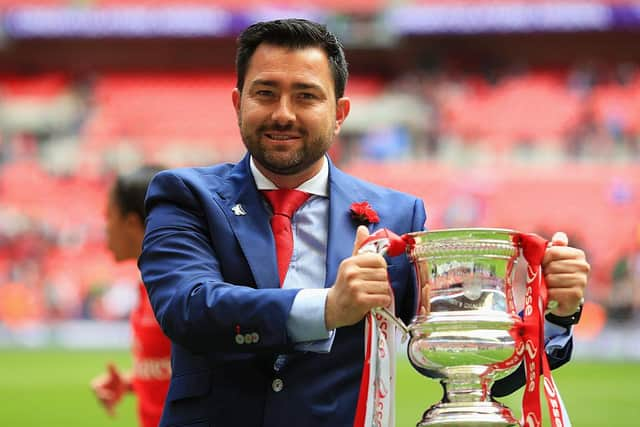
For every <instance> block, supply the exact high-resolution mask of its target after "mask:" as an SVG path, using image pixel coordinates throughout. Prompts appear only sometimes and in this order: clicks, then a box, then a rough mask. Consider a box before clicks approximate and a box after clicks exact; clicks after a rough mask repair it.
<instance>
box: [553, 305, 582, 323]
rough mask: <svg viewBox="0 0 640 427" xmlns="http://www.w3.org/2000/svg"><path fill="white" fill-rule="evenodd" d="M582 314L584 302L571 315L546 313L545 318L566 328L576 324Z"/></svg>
mask: <svg viewBox="0 0 640 427" xmlns="http://www.w3.org/2000/svg"><path fill="white" fill-rule="evenodd" d="M581 315H582V304H580V306H579V307H578V310H577V311H576V312H575V313H573V314H571V315H569V316H558V315H556V314H553V313H547V314H546V315H545V319H547V320H548V321H549V322H551V323H553V324H554V325H558V326H564V327H565V328H569V327H571V326H573V325H576V324H577V323H578V322H579V321H580V316H581Z"/></svg>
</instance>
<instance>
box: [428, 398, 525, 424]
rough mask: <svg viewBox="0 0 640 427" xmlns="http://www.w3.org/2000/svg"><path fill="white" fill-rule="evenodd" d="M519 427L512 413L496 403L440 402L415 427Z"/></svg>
mask: <svg viewBox="0 0 640 427" xmlns="http://www.w3.org/2000/svg"><path fill="white" fill-rule="evenodd" d="M440 426H442V427H470V426H474V427H519V426H520V424H519V423H518V421H517V420H516V419H515V418H514V417H513V413H512V412H511V410H510V409H509V408H507V407H506V406H504V405H502V404H500V403H498V402H450V403H443V402H440V403H438V404H436V405H433V406H432V407H431V408H429V409H428V410H427V412H425V413H424V416H423V417H422V421H420V422H419V423H418V424H417V425H416V427H440Z"/></svg>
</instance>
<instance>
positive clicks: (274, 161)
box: [238, 121, 333, 176]
mask: <svg viewBox="0 0 640 427" xmlns="http://www.w3.org/2000/svg"><path fill="white" fill-rule="evenodd" d="M238 124H239V127H240V135H241V137H242V142H243V143H244V146H245V147H246V149H247V151H249V153H250V154H251V156H252V157H253V158H254V159H255V161H256V162H257V163H259V164H260V165H261V166H262V167H264V168H265V169H267V170H268V171H269V172H272V173H274V174H277V175H285V176H289V175H296V174H298V173H300V172H303V171H305V170H306V169H308V168H309V167H311V166H312V165H313V164H314V163H316V162H317V161H318V160H320V159H321V158H322V157H323V156H324V155H325V154H326V152H327V150H328V149H329V147H330V146H331V139H332V138H333V135H325V137H324V138H322V137H318V138H316V139H314V140H312V141H309V140H306V139H305V140H304V142H305V143H304V144H302V147H301V148H300V149H298V150H297V151H296V152H295V153H292V154H291V157H290V158H289V159H288V160H287V161H286V162H283V160H282V159H280V157H279V156H278V155H277V152H274V151H271V150H265V149H264V148H263V147H261V146H260V144H261V142H260V135H262V134H264V132H265V131H266V130H268V128H265V127H261V128H260V129H258V131H257V132H256V134H255V135H249V134H247V133H246V132H245V131H244V129H243V127H242V123H241V122H240V121H239V122H238ZM279 130H284V129H279ZM307 136H308V134H307V133H304V132H302V137H303V138H306V137H307Z"/></svg>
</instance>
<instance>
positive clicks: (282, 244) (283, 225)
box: [262, 189, 310, 286]
mask: <svg viewBox="0 0 640 427" xmlns="http://www.w3.org/2000/svg"><path fill="white" fill-rule="evenodd" d="M262 194H264V197H265V198H266V199H267V201H268V202H269V204H270V205H271V208H272V209H273V216H272V217H271V231H273V237H274V238H275V240H276V253H277V255H278V273H279V275H280V286H282V284H283V283H284V278H285V276H286V275H287V270H289V262H290V261H291V255H292V254H293V233H292V232H291V217H292V216H293V213H294V212H295V211H297V210H298V208H299V207H300V206H302V204H303V203H304V202H305V201H306V200H307V199H308V198H309V196H310V194H308V193H305V192H303V191H299V190H288V189H280V190H264V191H262Z"/></svg>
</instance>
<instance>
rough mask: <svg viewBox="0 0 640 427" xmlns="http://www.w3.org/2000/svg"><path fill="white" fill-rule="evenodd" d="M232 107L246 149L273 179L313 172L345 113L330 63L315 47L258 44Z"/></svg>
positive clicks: (347, 101)
mask: <svg viewBox="0 0 640 427" xmlns="http://www.w3.org/2000/svg"><path fill="white" fill-rule="evenodd" d="M233 104H234V107H235V109H236V113H237V115H238V124H239V126H240V134H241V135H242V140H243V142H244V144H245V146H246V147H247V150H248V151H249V153H251V155H252V156H253V158H254V160H255V161H256V163H257V165H258V167H262V168H261V169H266V170H267V171H269V172H271V173H273V174H276V175H313V174H315V173H316V172H317V170H319V168H320V166H321V164H322V163H321V161H320V160H321V158H322V156H323V155H324V153H326V151H327V150H328V149H329V147H330V146H331V143H332V141H333V138H334V136H335V135H337V134H338V132H339V130H340V126H341V124H342V122H343V121H344V119H345V118H346V116H347V114H348V113H349V100H348V99H347V98H341V99H340V100H338V101H337V102H336V99H335V91H334V82H333V77H332V74H331V69H330V67H329V60H328V58H327V55H326V53H325V52H324V51H323V50H322V49H321V48H317V47H309V48H304V49H288V48H284V47H279V46H275V45H270V44H261V45H259V46H258V48H257V49H256V51H255V52H254V54H253V57H252V58H251V60H250V62H249V66H248V69H247V73H246V77H245V81H244V88H243V90H242V93H240V92H239V91H238V90H237V89H235V90H234V92H233Z"/></svg>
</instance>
